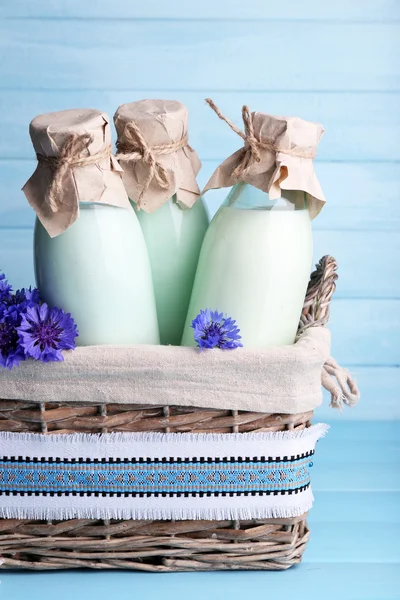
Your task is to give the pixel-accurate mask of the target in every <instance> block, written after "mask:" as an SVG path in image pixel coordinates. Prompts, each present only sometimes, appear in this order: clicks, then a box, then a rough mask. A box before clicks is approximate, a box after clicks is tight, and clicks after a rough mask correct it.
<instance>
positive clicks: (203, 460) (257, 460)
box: [0, 450, 314, 465]
mask: <svg viewBox="0 0 400 600" xmlns="http://www.w3.org/2000/svg"><path fill="white" fill-rule="evenodd" d="M309 456H314V450H310V451H309V452H306V453H303V454H298V455H297V456H290V457H289V456H284V457H282V458H281V457H280V456H277V457H275V458H273V457H271V456H267V457H265V456H260V457H257V456H254V457H253V458H250V457H249V456H246V457H242V456H238V457H236V458H235V457H234V456H231V457H229V458H228V457H227V456H225V457H223V458H211V457H207V458H206V457H200V458H197V457H196V456H195V457H193V458H173V457H170V458H166V457H163V458H161V459H160V458H154V459H153V458H149V457H139V458H135V457H134V458H100V459H99V458H53V457H49V458H44V457H43V456H42V457H41V458H29V457H25V458H24V457H22V456H19V457H18V458H16V457H15V456H3V457H1V458H0V464H1V463H5V462H11V463H14V462H15V463H21V464H24V463H29V462H34V463H47V464H52V463H54V462H56V463H66V464H76V463H78V464H91V463H93V464H98V463H101V464H112V465H113V464H120V463H132V464H138V463H139V464H145V463H160V462H161V463H163V464H181V463H185V464H187V463H216V464H218V463H221V462H223V463H237V462H238V463H243V462H246V463H264V462H265V463H278V462H279V463H285V462H296V461H300V460H304V459H305V458H308V457H309Z"/></svg>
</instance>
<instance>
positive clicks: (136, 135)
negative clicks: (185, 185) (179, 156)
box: [115, 121, 191, 208]
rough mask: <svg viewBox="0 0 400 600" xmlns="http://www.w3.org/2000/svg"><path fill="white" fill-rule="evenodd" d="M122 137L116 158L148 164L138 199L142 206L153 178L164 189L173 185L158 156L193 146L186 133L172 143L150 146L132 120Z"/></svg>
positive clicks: (137, 203)
mask: <svg viewBox="0 0 400 600" xmlns="http://www.w3.org/2000/svg"><path fill="white" fill-rule="evenodd" d="M122 137H123V139H124V141H123V142H122V141H120V140H118V141H117V144H116V146H117V154H116V155H115V156H116V158H117V159H118V160H121V161H125V162H143V163H145V164H146V165H147V167H148V170H149V172H148V174H147V177H146V179H145V180H144V181H143V183H142V186H143V187H142V191H141V192H140V195H139V198H138V199H137V200H136V205H137V207H138V208H140V201H141V200H142V198H143V196H144V194H145V193H146V192H147V190H148V189H149V186H150V183H151V181H152V180H153V179H155V180H156V182H157V183H158V185H159V186H160V188H162V189H163V190H166V189H168V187H169V186H170V185H171V177H170V174H169V173H168V171H167V169H165V168H164V167H163V165H162V164H160V163H159V162H158V161H157V156H165V155H166V154H173V153H174V152H177V151H178V150H181V149H182V148H184V147H185V146H188V147H189V149H190V150H191V148H190V146H189V143H188V137H187V135H184V136H183V137H182V138H181V139H180V140H178V141H177V142H172V143H171V144H160V145H159V146H149V145H148V144H147V142H146V140H145V139H144V137H143V135H142V132H141V131H140V129H139V127H138V125H137V124H136V123H135V121H130V122H129V123H127V124H126V126H125V129H124V131H123V135H122Z"/></svg>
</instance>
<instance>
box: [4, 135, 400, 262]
mask: <svg viewBox="0 0 400 600" xmlns="http://www.w3.org/2000/svg"><path fill="white" fill-rule="evenodd" d="M0 140H1V136H0ZM0 145H1V141H0ZM35 165H36V162H35V161H34V160H23V161H20V160H17V159H15V160H7V159H3V160H1V159H0V227H11V228H12V227H31V226H32V225H33V211H32V209H31V208H30V206H29V205H28V203H27V201H26V199H25V196H24V195H23V193H22V192H21V187H22V186H23V184H24V183H25V181H26V180H27V179H28V178H29V177H30V175H31V174H32V173H33V171H34V169H35ZM217 165H218V163H217V162H215V161H205V162H203V168H202V169H201V171H200V173H199V184H200V186H203V187H204V185H205V184H206V182H207V181H208V179H209V177H210V175H211V174H212V172H213V171H214V169H215V168H216V166H217ZM316 170H317V173H318V177H319V179H320V181H321V185H322V188H323V190H324V193H325V196H326V198H327V203H326V205H325V207H324V209H323V211H322V212H321V214H320V215H319V216H318V218H317V219H315V220H314V222H313V229H314V231H319V230H325V231H329V230H339V229H340V230H343V229H349V230H356V231H357V230H360V231H365V230H373V231H388V232H389V231H393V232H398V231H399V230H400V202H399V197H400V172H399V169H398V168H397V165H395V164H393V163H369V162H368V163H341V162H339V163H336V162H328V163H326V162H318V163H317V165H316ZM339 181H343V182H345V187H344V189H343V190H339V186H338V182H339ZM228 191H229V190H227V189H223V190H215V191H210V192H208V193H207V194H206V196H205V201H206V204H207V208H208V211H209V213H210V216H213V215H214V213H215V212H216V211H217V209H218V207H219V205H220V204H221V202H223V200H224V199H225V196H226V194H227V193H228ZM362 248H364V243H363V244H362ZM330 252H331V253H333V252H334V250H333V249H331V250H330ZM348 259H351V257H347V256H346V261H347V260H348Z"/></svg>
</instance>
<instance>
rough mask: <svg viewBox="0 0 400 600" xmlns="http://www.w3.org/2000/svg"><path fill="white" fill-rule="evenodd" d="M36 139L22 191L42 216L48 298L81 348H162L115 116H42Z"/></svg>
mask: <svg viewBox="0 0 400 600" xmlns="http://www.w3.org/2000/svg"><path fill="white" fill-rule="evenodd" d="M30 134H31V138H32V142H33V145H34V148H35V150H36V152H37V158H38V167H37V169H36V171H35V173H34V174H33V175H32V177H31V178H30V179H29V181H28V182H27V183H26V184H25V186H24V188H23V189H24V192H25V194H26V196H27V198H28V201H29V202H30V204H31V205H32V206H33V208H34V209H35V211H36V214H37V219H36V225H35V235H34V261H35V275H36V283H37V286H38V288H39V290H40V294H41V297H42V298H43V300H44V301H45V302H47V304H49V305H50V306H58V307H61V308H63V309H64V310H65V311H68V312H70V313H71V314H72V316H73V317H74V319H75V321H76V323H77V325H78V330H79V337H78V338H77V343H78V344H79V345H81V346H88V345H95V344H99V345H102V344H157V343H159V332H158V324H157V315H156V308H155V299H154V291H153V284H152V279H151V271H150V263H149V258H148V253H147V249H146V244H145V241H144V238H143V234H142V231H141V228H140V225H139V222H138V220H137V217H136V214H135V212H134V210H133V209H132V207H131V205H130V203H129V200H128V198H127V196H126V192H125V190H124V186H123V183H122V180H121V172H120V171H121V169H120V167H119V165H118V163H117V161H116V160H115V159H114V158H113V157H112V156H111V130H110V125H109V118H108V116H107V115H106V114H104V113H102V112H101V111H98V110H89V109H82V110H78V109H77V110H66V111H61V112H56V113H50V114H45V115H39V116H38V117H36V118H35V119H33V121H32V123H31V125H30ZM132 265H134V269H132Z"/></svg>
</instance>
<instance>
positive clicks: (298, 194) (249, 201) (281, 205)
mask: <svg viewBox="0 0 400 600" xmlns="http://www.w3.org/2000/svg"><path fill="white" fill-rule="evenodd" d="M223 206H225V207H230V208H236V209H238V210H306V209H307V197H306V193H305V192H303V191H300V190H281V198H278V199H277V200H271V198H270V197H269V194H267V193H266V192H263V191H262V190H260V189H258V188H256V187H254V186H253V185H251V184H249V183H244V182H240V183H237V184H236V185H234V186H233V188H232V189H231V191H230V192H229V194H228V196H227V198H226V200H225V202H224V204H223Z"/></svg>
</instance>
